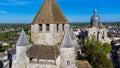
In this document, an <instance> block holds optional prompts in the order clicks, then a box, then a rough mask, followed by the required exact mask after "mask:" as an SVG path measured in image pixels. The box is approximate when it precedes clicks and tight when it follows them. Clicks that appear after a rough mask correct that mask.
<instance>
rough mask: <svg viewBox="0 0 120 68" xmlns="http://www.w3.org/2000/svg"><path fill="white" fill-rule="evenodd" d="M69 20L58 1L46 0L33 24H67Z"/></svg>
mask: <svg viewBox="0 0 120 68" xmlns="http://www.w3.org/2000/svg"><path fill="white" fill-rule="evenodd" d="M66 23H68V21H67V19H66V18H65V16H64V15H63V13H62V11H61V10H60V8H59V6H58V4H57V3H56V0H45V2H44V4H43V5H42V7H41V9H40V10H39V12H38V14H37V15H36V17H35V19H34V20H33V24H66Z"/></svg>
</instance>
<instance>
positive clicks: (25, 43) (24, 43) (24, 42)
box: [16, 29, 29, 46]
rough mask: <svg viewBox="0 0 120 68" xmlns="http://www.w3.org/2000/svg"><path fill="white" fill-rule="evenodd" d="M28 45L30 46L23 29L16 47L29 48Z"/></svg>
mask: <svg viewBox="0 0 120 68" xmlns="http://www.w3.org/2000/svg"><path fill="white" fill-rule="evenodd" d="M28 45H29V42H28V39H27V37H26V35H25V32H24V30H23V29H22V32H21V34H20V37H19V39H18V42H17V44H16V46H28Z"/></svg>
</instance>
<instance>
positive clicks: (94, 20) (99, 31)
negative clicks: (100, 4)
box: [88, 9, 111, 43]
mask: <svg viewBox="0 0 120 68" xmlns="http://www.w3.org/2000/svg"><path fill="white" fill-rule="evenodd" d="M90 24H91V25H90V28H88V36H92V35H94V36H95V37H96V38H97V39H98V40H100V41H101V42H103V43H105V42H108V43H110V41H111V40H110V39H109V38H108V37H107V29H106V28H105V27H104V26H103V24H102V23H101V22H100V16H99V15H98V13H97V10H96V9H95V10H94V14H93V16H92V17H91V23H90Z"/></svg>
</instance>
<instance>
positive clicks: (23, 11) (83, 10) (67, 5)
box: [0, 0, 120, 23]
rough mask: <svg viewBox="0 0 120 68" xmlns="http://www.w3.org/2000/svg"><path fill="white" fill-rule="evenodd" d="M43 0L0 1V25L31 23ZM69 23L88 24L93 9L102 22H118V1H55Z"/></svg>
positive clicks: (119, 6) (119, 9)
mask: <svg viewBox="0 0 120 68" xmlns="http://www.w3.org/2000/svg"><path fill="white" fill-rule="evenodd" d="M43 2H44V0H0V23H31V22H32V20H33V19H34V17H35V15H36V14H37V12H38V10H39V9H40V7H41V6H42V4H43ZM57 3H58V4H59V6H60V8H61V10H62V11H63V13H64V15H65V16H66V17H67V19H68V20H69V22H89V21H90V17H91V16H92V15H93V9H95V8H96V9H97V10H98V14H99V16H100V17H101V21H102V22H113V21H114V22H118V21H120V0H57Z"/></svg>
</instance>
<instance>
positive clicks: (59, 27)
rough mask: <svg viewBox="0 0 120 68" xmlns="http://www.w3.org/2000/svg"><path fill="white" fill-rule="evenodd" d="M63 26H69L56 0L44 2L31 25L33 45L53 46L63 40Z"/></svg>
mask: <svg viewBox="0 0 120 68" xmlns="http://www.w3.org/2000/svg"><path fill="white" fill-rule="evenodd" d="M65 25H69V23H68V21H67V19H66V18H65V16H64V15H63V13H62V12H61V10H60V8H59V6H58V4H57V2H56V0H45V2H44V4H43V5H42V7H41V9H40V10H39V12H38V14H37V15H36V17H35V19H34V20H33V22H32V25H31V40H32V42H33V43H34V44H42V45H55V44H59V43H60V42H61V40H62V38H63V35H64V30H65V27H66V26H65Z"/></svg>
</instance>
